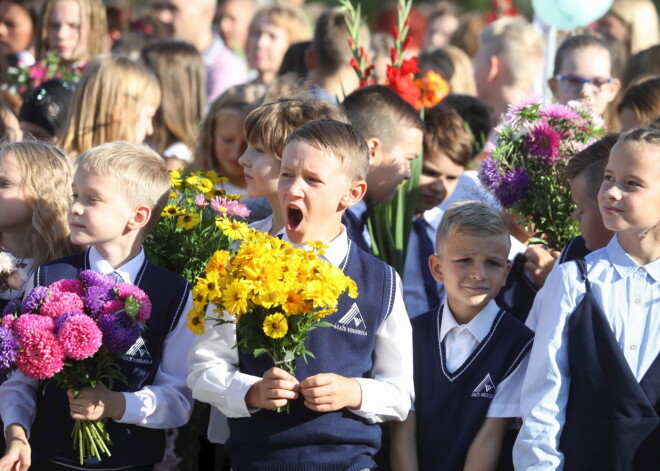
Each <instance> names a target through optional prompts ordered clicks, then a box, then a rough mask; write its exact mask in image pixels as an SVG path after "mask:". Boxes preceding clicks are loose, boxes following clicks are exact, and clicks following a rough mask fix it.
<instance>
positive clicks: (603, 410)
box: [559, 259, 660, 471]
mask: <svg viewBox="0 0 660 471" xmlns="http://www.w3.org/2000/svg"><path fill="white" fill-rule="evenodd" d="M576 262H577V264H578V267H579V269H580V273H581V274H582V277H583V279H584V283H585V288H586V293H585V295H584V298H583V299H582V300H581V301H580V303H579V304H578V305H577V307H576V308H575V311H574V312H573V313H572V314H571V316H570V317H569V319H568V347H567V348H568V358H569V369H570V375H571V386H570V390H569V395H568V405H567V408H566V422H565V424H564V428H563V431H562V433H561V438H560V442H559V449H560V451H561V452H562V453H563V454H564V463H565V464H564V469H566V470H567V471H572V470H596V469H597V470H620V471H630V470H657V469H660V421H659V419H658V415H659V414H660V356H658V357H657V358H656V359H655V361H654V362H653V363H652V365H651V367H650V368H649V370H648V371H647V372H646V374H645V375H644V377H643V378H642V380H641V381H640V382H637V379H636V378H635V376H634V375H633V373H632V371H631V370H630V366H629V365H628V363H627V362H626V359H625V358H624V356H623V353H622V352H621V347H620V346H619V344H618V343H617V341H616V339H615V337H614V334H613V333H612V329H611V327H610V325H609V323H608V321H607V319H606V318H605V314H604V313H603V311H602V308H601V307H600V306H599V304H598V302H597V301H596V299H595V298H594V296H593V294H592V292H591V285H590V283H589V280H588V278H587V266H586V263H585V261H584V259H579V260H576ZM658 334H660V333H658Z"/></svg>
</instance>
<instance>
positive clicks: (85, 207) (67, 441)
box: [0, 142, 192, 471]
mask: <svg viewBox="0 0 660 471" xmlns="http://www.w3.org/2000/svg"><path fill="white" fill-rule="evenodd" d="M72 187H73V203H72V204H71V206H70V208H69V226H70V229H71V241H72V242H73V243H74V244H76V245H89V246H90V248H89V249H88V250H87V251H86V252H84V253H81V254H77V255H72V256H70V257H67V258H62V259H59V260H55V261H53V262H50V263H47V264H45V265H42V266H41V267H39V268H37V270H36V271H35V276H34V279H33V283H34V284H35V285H41V286H43V285H49V284H51V283H53V282H55V281H57V280H61V279H67V278H73V277H75V276H76V275H77V274H78V273H79V272H80V271H82V270H89V269H91V270H95V271H98V272H101V273H105V274H113V276H115V277H117V278H121V279H122V280H123V281H124V282H129V283H133V284H135V285H137V286H139V287H140V288H142V289H143V290H144V291H145V292H146V294H147V295H148V296H149V298H150V300H151V302H152V314H151V318H150V319H149V321H148V322H147V329H146V330H145V331H144V332H143V333H142V334H141V336H140V338H139V339H138V341H137V342H136V344H135V345H134V346H133V347H132V348H131V349H130V350H129V351H128V352H127V353H126V355H124V357H123V358H122V359H121V360H120V362H119V364H120V367H121V369H122V372H123V374H124V376H125V377H126V380H127V383H126V384H120V383H116V384H115V387H114V389H113V390H109V389H108V388H107V387H106V385H104V384H102V383H99V384H98V385H97V386H96V387H94V388H92V387H85V388H83V389H82V390H81V393H80V395H79V396H78V397H77V398H75V399H74V398H73V391H72V390H69V391H64V390H62V389H59V388H57V387H56V386H55V384H54V383H51V384H49V385H48V386H47V387H46V388H45V389H44V392H43V394H41V393H39V394H38V395H37V388H38V386H39V384H38V382H37V381H36V380H31V379H30V378H27V377H25V376H23V375H21V374H20V373H15V374H13V375H12V376H11V377H10V379H9V380H8V381H7V382H5V383H4V384H2V386H0V414H2V420H3V422H4V423H5V424H6V426H7V429H6V432H5V433H6V437H7V443H8V447H7V451H6V454H5V456H4V457H3V458H2V459H1V460H0V468H2V466H6V465H14V464H15V463H17V462H20V469H27V466H30V463H31V464H32V466H31V467H30V469H32V470H37V471H38V470H44V471H51V470H57V469H71V468H75V469H104V470H114V469H122V470H125V469H134V468H137V469H144V467H150V466H153V465H154V464H156V463H158V462H160V461H161V460H162V458H163V454H164V449H165V433H164V430H163V429H165V428H173V427H178V426H180V425H183V424H185V423H186V422H187V420H188V418H189V416H190V411H191V408H192V397H191V394H190V391H189V390H188V389H187V387H186V384H185V378H186V369H185V363H184V362H181V358H182V357H184V356H185V355H186V354H187V352H188V349H189V347H190V344H191V342H192V334H191V333H190V331H189V330H188V329H187V327H186V322H185V316H182V315H181V314H182V313H183V312H184V310H188V309H190V308H191V307H192V302H191V299H190V293H189V291H190V290H189V286H188V283H187V282H186V281H185V280H184V279H183V278H181V277H179V276H177V275H175V274H173V273H170V272H168V271H166V270H163V269H161V268H158V267H156V266H155V265H153V264H151V263H149V262H148V261H147V260H146V257H145V254H144V250H142V240H143V239H144V236H145V234H146V233H147V231H148V230H149V228H150V227H152V225H153V224H155V223H156V221H157V220H158V216H159V215H160V213H161V211H162V208H163V207H164V205H165V202H166V201H167V197H168V194H169V175H168V172H167V169H166V168H165V164H164V162H163V160H162V159H161V158H160V156H158V154H156V153H155V152H153V151H151V150H150V149H148V148H147V147H144V146H138V145H134V144H129V143H126V142H114V143H110V144H105V145H102V146H98V147H95V148H93V149H90V150H89V151H87V152H85V153H83V154H82V155H80V156H79V157H78V158H77V159H76V173H75V176H74V179H73V185H72ZM97 419H111V420H108V421H107V423H106V425H107V427H106V428H107V430H108V432H109V433H110V436H111V439H112V445H111V446H110V452H111V456H108V457H105V458H103V460H102V461H99V460H96V459H86V460H85V463H84V465H83V466H80V465H79V462H78V457H77V456H76V454H75V453H74V450H73V443H72V438H71V436H70V431H71V430H72V428H73V420H97ZM28 435H29V443H28V440H27V436H28Z"/></svg>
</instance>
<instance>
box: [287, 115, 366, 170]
mask: <svg viewBox="0 0 660 471" xmlns="http://www.w3.org/2000/svg"><path fill="white" fill-rule="evenodd" d="M294 141H298V142H301V141H302V142H305V143H307V144H309V145H310V146H312V147H314V148H315V149H318V150H321V151H324V152H327V153H331V154H332V155H334V157H335V158H336V159H337V160H339V162H340V163H341V164H342V168H343V169H344V171H345V173H346V175H347V176H348V177H349V178H350V179H351V180H352V181H357V180H364V179H365V178H367V172H368V171H369V148H368V147H367V142H366V141H365V140H364V137H362V134H360V131H358V130H357V129H356V128H355V127H353V126H351V125H350V124H347V123H342V122H340V121H335V120H334V119H320V120H317V121H312V122H310V123H307V124H305V125H303V126H302V127H300V128H298V129H296V130H295V131H294V132H293V134H291V136H289V139H288V140H287V141H286V143H287V144H289V143H290V142H294Z"/></svg>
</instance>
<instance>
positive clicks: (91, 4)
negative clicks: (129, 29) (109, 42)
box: [35, 0, 108, 61]
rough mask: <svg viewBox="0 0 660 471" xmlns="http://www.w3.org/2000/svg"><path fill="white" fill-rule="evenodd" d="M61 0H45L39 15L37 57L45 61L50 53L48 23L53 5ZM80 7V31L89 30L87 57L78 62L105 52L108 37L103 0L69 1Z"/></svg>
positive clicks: (36, 35) (36, 40)
mask: <svg viewBox="0 0 660 471" xmlns="http://www.w3.org/2000/svg"><path fill="white" fill-rule="evenodd" d="M58 1H61V0H45V2H44V3H43V5H42V7H41V13H40V14H39V26H38V27H37V29H36V30H35V57H36V59H37V60H39V59H43V58H44V57H45V56H46V53H47V52H48V23H49V22H50V15H51V13H52V11H53V4H54V3H55V2H58ZM69 1H75V2H76V3H78V5H79V6H80V29H81V36H82V29H83V28H85V29H86V30H87V55H86V56H85V57H79V58H77V59H76V60H77V61H86V60H89V59H91V58H92V57H93V56H94V55H95V54H98V53H99V52H103V50H104V48H105V41H106V39H107V35H108V20H107V18H106V13H105V6H104V5H103V2H101V0H69Z"/></svg>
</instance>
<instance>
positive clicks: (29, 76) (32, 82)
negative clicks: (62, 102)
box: [7, 51, 87, 97]
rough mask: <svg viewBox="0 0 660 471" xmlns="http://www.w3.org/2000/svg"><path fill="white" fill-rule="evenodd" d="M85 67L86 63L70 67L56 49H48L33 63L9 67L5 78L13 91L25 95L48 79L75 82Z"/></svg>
mask: <svg viewBox="0 0 660 471" xmlns="http://www.w3.org/2000/svg"><path fill="white" fill-rule="evenodd" d="M86 67H87V63H83V64H78V65H74V66H71V67H68V66H65V65H64V64H62V59H61V58H60V56H59V55H58V54H57V51H50V52H49V53H48V54H46V57H44V58H43V59H41V60H40V61H39V62H36V63H35V64H32V65H25V64H23V63H21V62H19V63H18V65H17V66H16V67H9V68H8V69H7V78H8V81H9V83H10V84H12V85H13V86H14V87H15V89H16V90H15V91H16V92H18V94H19V95H21V96H22V97H25V95H26V94H27V92H29V91H30V90H32V89H33V88H37V87H38V86H40V85H41V84H42V83H44V82H47V81H48V80H50V79H62V80H68V81H73V82H77V81H78V80H79V79H80V76H81V75H82V73H83V72H84V70H85V68H86Z"/></svg>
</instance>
